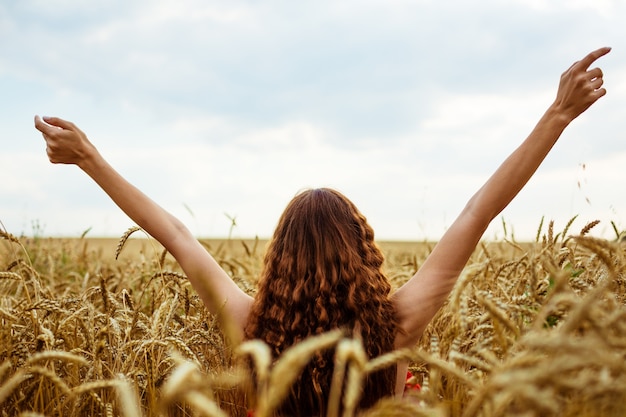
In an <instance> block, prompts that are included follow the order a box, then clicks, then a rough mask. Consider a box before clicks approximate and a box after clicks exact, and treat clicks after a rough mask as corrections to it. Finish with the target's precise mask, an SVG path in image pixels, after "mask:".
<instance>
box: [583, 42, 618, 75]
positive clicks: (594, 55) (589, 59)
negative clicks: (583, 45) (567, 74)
mask: <svg viewBox="0 0 626 417" xmlns="http://www.w3.org/2000/svg"><path fill="white" fill-rule="evenodd" d="M610 51H611V48H610V47H608V46H605V47H603V48H599V49H596V50H595V51H592V52H589V53H588V54H587V56H585V57H584V58H583V59H581V60H580V61H578V62H577V64H578V65H579V66H580V67H581V69H582V70H584V71H587V68H589V66H590V65H591V64H593V62H594V61H595V60H596V59H598V58H600V57H601V56H604V55H606V54H608V53H609V52H610Z"/></svg>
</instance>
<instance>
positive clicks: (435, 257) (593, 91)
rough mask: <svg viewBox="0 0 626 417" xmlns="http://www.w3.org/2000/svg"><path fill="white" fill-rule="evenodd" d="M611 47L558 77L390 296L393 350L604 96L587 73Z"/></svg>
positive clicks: (422, 324)
mask: <svg viewBox="0 0 626 417" xmlns="http://www.w3.org/2000/svg"><path fill="white" fill-rule="evenodd" d="M609 51H610V48H600V49H598V50H596V51H593V52H591V53H589V54H588V55H587V56H586V57H584V58H583V59H582V60H580V61H578V62H576V63H574V64H573V65H572V66H571V67H570V68H569V69H568V70H567V71H565V72H564V73H563V74H562V75H561V80H560V83H559V89H558V92H557V96H556V99H555V101H554V103H552V105H551V106H550V107H549V108H548V110H547V111H546V112H545V114H544V115H543V117H541V119H540V120H539V122H538V123H537V125H536V126H535V128H534V129H533V131H532V132H531V133H530V135H529V136H528V137H527V138H526V140H524V142H523V143H522V144H521V145H520V146H519V147H518V148H517V149H516V150H515V151H514V152H513V153H512V154H511V155H510V156H509V157H508V158H507V159H506V160H505V161H504V162H503V163H502V165H500V167H499V168H498V169H497V170H496V172H495V173H494V174H493V175H492V176H491V177H490V178H489V179H488V180H487V182H486V183H485V184H484V185H483V186H482V187H481V188H480V189H479V190H478V192H476V194H474V196H473V197H472V198H471V199H470V200H469V202H468V203H467V205H466V206H465V208H464V209H463V211H462V212H461V214H460V215H459V217H458V218H457V219H456V220H455V221H454V223H453V224H452V225H451V226H450V228H449V229H448V230H447V231H446V233H445V234H444V235H443V237H442V238H441V240H440V241H439V242H438V243H437V245H436V246H435V248H434V249H433V251H432V253H431V254H430V256H429V257H428V259H427V260H426V261H425V262H424V264H423V265H422V267H421V268H420V269H419V271H418V272H417V273H416V274H415V275H414V276H413V277H412V278H411V279H410V280H409V281H408V282H407V283H406V284H405V285H404V286H402V287H401V288H400V289H398V291H397V292H396V293H395V294H394V295H393V299H394V302H395V304H396V309H397V313H398V316H399V319H400V326H401V328H402V329H403V330H404V331H405V334H404V335H399V336H398V339H397V340H396V346H397V347H398V348H400V347H408V346H412V345H414V344H415V343H416V342H417V340H418V339H419V337H420V336H421V335H422V333H423V331H424V329H425V328H426V326H427V325H428V323H429V322H430V321H431V320H432V318H433V317H434V315H435V314H436V313H437V311H438V310H439V309H440V308H441V306H442V305H443V303H444V302H445V300H446V298H447V297H448V295H449V294H450V291H451V290H452V288H453V286H454V284H455V283H456V280H457V278H458V276H459V274H460V273H461V271H462V270H463V268H464V267H465V265H466V263H467V260H468V259H469V257H470V256H471V254H472V252H473V251H474V249H475V248H476V245H477V244H478V242H479V240H480V238H481V237H482V235H483V233H484V232H485V230H486V229H487V226H488V225H489V223H491V221H492V220H493V219H494V218H495V217H496V216H497V215H498V213H500V212H501V211H502V210H503V209H504V208H505V207H506V206H507V205H508V204H509V203H510V202H511V200H513V198H514V197H515V196H516V195H517V194H518V192H519V191H520V190H521V189H522V187H524V185H525V184H526V183H527V182H528V180H529V179H530V177H531V176H532V175H533V174H534V172H535V171H536V170H537V168H538V167H539V165H540V164H541V162H542V161H543V160H544V158H545V157H546V155H547V154H548V152H549V151H550V149H551V148H552V147H553V145H554V144H555V143H556V141H557V139H558V138H559V136H560V135H561V133H562V132H563V130H564V129H565V128H566V127H567V125H568V124H569V123H570V122H571V121H572V120H574V119H575V118H576V117H578V116H579V115H580V114H581V113H582V112H584V111H585V110H587V108H589V106H591V105H592V104H593V103H595V102H596V100H598V99H599V98H600V97H602V96H603V95H604V94H606V90H605V89H604V88H602V83H603V80H602V71H601V70H600V69H599V68H594V69H591V70H590V69H589V67H590V65H591V64H592V63H593V62H594V61H595V60H596V59H598V58H599V57H601V56H603V55H605V54H607V53H608V52H609Z"/></svg>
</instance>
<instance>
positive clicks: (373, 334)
mask: <svg viewBox="0 0 626 417" xmlns="http://www.w3.org/2000/svg"><path fill="white" fill-rule="evenodd" d="M383 260H384V258H383V255H382V252H381V251H380V249H379V248H378V246H377V245H376V243H375V242H374V231H373V230H372V228H371V227H370V225H369V224H368V223H367V220H366V218H365V217H364V216H363V215H362V214H361V213H360V212H359V210H358V209H357V208H356V206H355V205H354V204H353V203H352V202H351V201H350V200H348V199H347V198H346V197H345V196H344V195H343V194H341V193H340V192H338V191H335V190H332V189H328V188H318V189H310V190H305V191H303V192H301V193H299V194H298V195H296V196H295V197H294V199H293V200H292V201H291V202H290V203H289V204H288V205H287V208H286V209H285V211H284V212H283V214H282V216H281V218H280V220H279V222H278V226H277V228H276V231H275V233H274V236H273V238H272V240H271V241H270V243H269V245H268V248H267V252H266V254H265V258H264V267H263V272H262V274H261V277H260V280H259V285H258V291H257V295H256V298H255V301H254V304H253V306H252V310H251V312H250V316H249V317H250V318H249V320H248V323H247V325H246V329H245V336H246V338H247V339H261V340H263V341H265V342H266V343H267V344H268V345H269V346H270V348H271V349H272V353H273V355H274V357H275V358H276V357H278V356H279V355H280V354H281V353H282V352H283V351H284V350H285V349H287V348H288V347H290V346H292V345H294V344H295V343H297V342H299V341H301V340H303V339H305V338H306V337H308V336H311V335H316V334H320V333H323V332H326V331H329V330H332V329H336V328H341V329H344V330H345V331H346V332H347V333H349V334H353V335H354V336H360V337H361V339H362V340H363V344H364V348H365V351H366V353H367V355H368V356H369V358H373V357H376V356H379V355H381V354H383V353H386V352H389V351H391V350H392V349H393V345H394V338H395V335H396V330H397V328H398V324H397V317H396V314H395V310H394V307H393V304H392V303H391V301H390V298H389V295H390V292H391V285H390V284H389V281H388V280H387V278H386V276H385V275H384V273H383V271H382V265H383ZM333 353H334V352H333V350H330V351H326V352H320V353H319V354H317V356H315V357H314V358H313V359H312V360H311V362H310V363H309V365H308V366H307V367H306V368H305V370H304V372H303V373H302V375H301V376H300V378H299V380H297V381H296V383H295V384H294V386H293V388H292V390H291V393H290V395H289V396H288V398H287V399H286V400H285V401H284V403H283V405H282V408H281V409H280V410H279V412H278V414H279V415H289V416H325V415H326V402H327V399H328V394H329V391H330V383H331V378H332V373H333ZM395 378H396V369H395V367H390V368H388V369H384V370H382V371H379V372H377V373H374V374H371V375H370V376H369V377H368V378H367V380H366V381H365V383H364V388H363V393H362V396H361V402H360V404H359V408H362V409H364V408H368V407H369V406H371V405H373V404H374V403H375V402H376V401H377V400H379V399H380V398H382V397H385V396H388V395H392V394H393V392H394V388H395Z"/></svg>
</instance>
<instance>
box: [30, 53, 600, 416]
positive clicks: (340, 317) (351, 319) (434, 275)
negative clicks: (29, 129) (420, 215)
mask: <svg viewBox="0 0 626 417" xmlns="http://www.w3.org/2000/svg"><path fill="white" fill-rule="evenodd" d="M609 51H610V48H600V49H598V50H595V51H593V52H591V53H589V54H588V55H587V56H585V57H584V58H583V59H582V60H580V61H578V62H576V63H574V64H573V65H572V66H571V67H570V68H569V69H568V70H567V71H565V72H564V73H563V74H562V75H561V79H560V83H559V88H558V92H557V96H556V99H555V101H554V102H553V103H552V104H551V105H550V106H549V108H548V109H547V111H546V112H545V114H544V115H543V117H542V118H541V119H540V120H539V122H538V124H537V125H536V127H535V128H534V129H533V131H532V132H531V133H530V135H529V136H528V137H527V138H526V140H524V142H523V143H522V144H521V145H520V146H519V147H518V148H517V149H516V150H515V151H514V152H513V153H512V154H511V155H510V156H509V157H508V158H507V159H506V160H505V161H504V162H503V163H502V165H501V166H500V167H499V168H498V169H497V170H496V172H495V173H494V174H493V175H492V176H491V177H490V178H489V180H488V181H487V182H486V183H485V184H484V185H483V186H482V187H481V188H480V189H479V190H478V192H476V194H475V195H474V196H473V197H472V198H471V199H470V200H469V202H468V203H467V205H466V206H465V208H464V209H463V211H462V212H461V214H460V215H459V216H458V218H457V219H456V220H455V221H454V223H453V224H452V225H451V226H450V228H449V229H448V230H447V232H446V233H445V234H444V235H443V237H442V238H441V240H440V241H439V242H438V244H437V245H436V246H435V248H434V249H433V251H432V253H431V254H430V256H429V257H428V259H427V260H426V262H425V263H424V264H423V265H422V267H421V268H420V270H419V271H418V272H417V273H416V274H415V275H414V276H413V277H412V278H411V279H410V280H409V281H408V282H407V283H406V284H405V285H403V286H402V287H401V288H399V289H398V290H397V291H396V292H395V293H393V294H390V290H391V289H390V285H389V283H388V282H387V280H386V278H385V277H384V275H383V273H382V272H381V265H382V262H383V257H382V254H381V253H380V251H379V249H378V248H377V247H376V245H375V243H374V233H373V231H372V229H371V228H370V226H369V225H368V224H367V222H366V220H365V218H364V217H363V215H361V214H360V213H359V211H358V210H357V209H356V207H355V206H354V205H353V204H352V203H351V202H350V201H349V200H348V199H346V198H345V197H344V196H343V195H341V194H340V193H338V192H336V191H333V190H329V189H317V190H308V191H305V192H303V193H301V194H299V195H297V196H296V197H295V198H294V199H293V200H292V201H291V202H290V203H289V205H288V206H287V208H286V210H285V212H284V213H283V215H282V216H281V218H280V221H279V224H278V226H277V229H276V232H275V234H274V236H273V238H272V241H271V243H270V245H269V247H268V251H267V254H266V257H265V261H264V262H265V263H264V271H263V273H262V277H261V280H260V282H259V288H258V293H257V296H256V298H255V299H253V298H252V297H250V296H248V295H247V294H245V293H244V292H243V291H242V290H241V289H239V288H238V287H237V285H235V283H234V282H233V281H232V280H231V279H230V277H229V276H228V275H227V274H226V272H224V270H223V269H222V268H221V267H220V266H219V265H218V263H217V262H216V261H215V260H214V259H213V258H212V257H211V255H210V254H208V253H207V252H206V250H205V249H204V247H202V246H201V245H200V244H199V242H198V241H197V240H196V239H195V238H194V237H193V236H192V235H191V233H190V232H189V230H188V229H187V228H186V227H185V226H184V225H183V224H182V223H181V222H180V221H179V220H177V219H176V218H174V217H173V216H171V215H170V214H168V213H167V212H166V211H164V210H163V209H162V208H161V207H159V206H158V205H157V204H156V203H154V202H153V201H152V200H150V199H149V198H148V197H147V196H145V195H144V194H143V193H142V192H141V191H139V190H138V189H137V188H135V187H134V186H133V185H131V184H130V183H128V182H127V181H126V180H125V179H124V178H122V177H121V176H120V175H119V174H118V173H117V172H116V171H115V170H114V169H113V168H112V167H111V166H110V165H109V164H108V163H107V162H106V161H105V160H104V159H103V158H102V157H101V156H100V154H99V153H98V151H97V150H96V148H95V147H94V146H93V145H92V144H91V143H90V142H89V140H88V139H87V136H86V135H85V134H84V133H83V132H82V131H80V130H79V129H78V128H77V127H76V126H75V125H74V124H72V123H70V122H68V121H64V120H61V119H58V118H54V117H47V118H44V119H43V120H42V119H41V118H40V117H38V116H36V117H35V127H36V128H37V129H38V130H39V131H41V133H42V134H43V137H44V139H45V140H46V143H47V153H48V157H49V159H50V161H51V162H52V163H64V164H76V165H78V166H79V167H80V168H81V169H82V170H83V171H84V172H86V173H87V174H88V175H89V176H91V177H92V178H93V179H94V181H95V182H96V183H98V185H100V187H102V189H103V190H104V191H105V192H106V193H107V194H108V195H109V196H110V197H111V198H112V199H113V201H114V202H115V203H116V204H117V205H118V206H119V207H120V208H121V209H122V210H123V211H124V212H125V213H126V214H127V215H128V216H129V217H130V218H131V219H133V220H134V221H135V222H136V223H137V224H138V225H139V226H141V227H142V228H143V229H144V230H145V231H146V232H147V233H149V234H150V235H152V236H153V237H154V238H155V239H157V240H158V241H159V242H160V243H161V244H162V245H163V246H164V247H165V248H166V249H167V250H168V251H169V252H170V253H171V254H172V255H173V256H174V257H175V258H176V260H177V261H178V263H179V264H180V266H181V267H182V268H183V270H184V271H185V274H186V275H187V277H188V278H189V280H190V282H191V284H192V285H193V287H194V288H195V290H196V291H197V292H198V294H199V295H200V297H201V298H202V300H203V302H204V303H205V305H206V306H207V308H208V309H209V310H210V311H212V312H217V311H218V310H219V309H221V308H222V307H223V308H224V312H225V314H228V315H229V316H230V317H232V319H233V320H234V322H235V328H236V331H237V332H239V334H240V336H244V335H245V337H246V338H261V339H263V340H264V341H265V342H267V343H268V344H269V346H270V347H271V349H272V351H273V353H274V354H275V355H279V354H280V353H281V352H282V351H284V349H285V348H287V347H289V346H290V345H292V344H293V343H296V342H298V341H299V340H302V339H304V338H305V337H307V336H308V335H312V334H318V333H321V332H325V331H328V330H330V329H332V328H334V327H342V328H344V329H346V330H347V331H349V332H352V333H353V334H355V335H357V334H358V335H359V336H360V337H361V338H362V339H363V341H364V345H365V349H366V351H367V353H368V355H370V357H373V356H377V355H380V354H382V353H385V352H387V351H390V350H393V349H398V348H405V347H412V346H414V345H415V344H416V342H417V341H418V340H419V338H420V336H421V335H422V332H423V331H424V329H425V328H426V326H427V325H428V323H429V322H430V321H431V319H432V318H433V317H434V315H435V314H436V313H437V311H438V310H439V309H440V307H441V306H442V305H443V303H444V301H445V299H446V298H447V296H448V295H449V293H450V291H451V290H452V287H453V286H454V284H455V282H456V280H457V278H458V276H459V274H460V273H461V270H462V269H463V267H464V266H465V264H466V262H467V260H468V259H469V257H470V255H471V253H472V252H473V250H474V249H475V247H476V245H477V243H478V241H479V239H480V238H481V236H482V234H483V233H484V231H485V230H486V228H487V226H488V225H489V223H490V222H491V221H492V220H493V219H494V218H495V216H497V215H498V213H500V211H502V210H503V209H504V208H505V207H506V206H507V205H508V204H509V203H510V202H511V200H512V199H513V198H514V197H515V196H516V195H517V193H518V192H519V191H520V190H521V189H522V187H523V186H524V185H525V184H526V182H527V181H528V180H529V179H530V177H531V176H532V175H533V173H534V172H535V170H536V169H537V168H538V166H539V164H540V163H541V162H542V161H543V159H544V158H545V156H546V155H547V154H548V152H549V151H550V149H551V148H552V146H553V145H554V144H555V143H556V141H557V139H558V138H559V136H560V135H561V133H562V132H563V130H564V129H565V127H567V125H568V124H569V123H570V122H571V121H572V120H574V119H575V118H576V117H578V116H579V115H580V114H581V113H583V112H584V111H585V110H586V109H587V108H589V106H591V105H592V104H593V103H594V102H596V100H598V99H599V98H600V97H602V96H603V95H604V94H606V90H605V89H604V88H602V84H603V79H602V71H601V70H600V69H599V68H593V69H589V67H590V66H591V64H592V63H593V62H594V61H596V60H597V59H598V58H600V57H601V56H603V55H605V54H607V53H608V52H609ZM331 364H332V357H330V356H329V355H328V354H326V355H324V354H320V355H318V356H317V357H316V358H314V360H313V362H312V363H311V365H310V366H309V367H308V368H307V369H306V370H305V371H304V373H303V375H302V376H301V379H300V380H299V381H298V382H297V383H296V385H295V386H294V388H293V391H292V394H291V396H290V397H289V398H288V399H287V400H286V401H285V404H284V406H283V408H282V413H284V414H293V415H320V416H321V415H325V414H326V412H325V401H326V399H327V396H328V390H329V385H330V375H331V373H332V365H331ZM406 369H407V364H406V363H400V364H398V366H397V368H396V369H390V370H387V371H381V372H379V373H378V374H376V375H373V376H372V377H371V378H370V380H369V381H367V382H366V385H365V392H364V395H363V396H362V398H363V400H362V401H361V404H360V405H361V407H362V408H365V407H368V406H370V405H371V404H373V403H374V402H375V401H377V400H378V399H380V398H381V397H383V396H387V395H392V394H394V393H395V394H396V395H401V394H402V391H403V389H402V388H403V386H404V383H405V381H404V376H405V375H406Z"/></svg>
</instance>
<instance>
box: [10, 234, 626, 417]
mask: <svg viewBox="0 0 626 417" xmlns="http://www.w3.org/2000/svg"><path fill="white" fill-rule="evenodd" d="M592 227H593V225H588V226H586V227H585V228H584V229H583V230H581V231H580V232H574V231H568V230H563V231H560V232H558V231H554V230H552V226H551V225H550V226H549V227H548V228H547V230H545V231H543V232H542V233H541V235H540V239H538V242H536V243H527V244H519V243H515V242H507V241H499V242H487V243H483V244H481V245H479V247H478V248H477V249H476V251H475V253H474V255H473V257H472V258H471V260H470V262H469V263H468V266H467V267H466V269H465V271H464V273H463V274H462V276H461V277H460V279H459V282H458V284H457V287H456V288H455V290H454V291H453V293H452V294H451V296H450V299H449V302H448V303H447V305H446V306H445V307H444V308H443V309H442V311H441V312H440V314H439V315H438V316H437V317H436V318H435V319H434V320H433V322H432V323H431V325H430V326H429V327H428V329H427V331H426V333H425V335H424V337H423V339H422V341H421V342H420V344H419V345H418V346H416V348H415V349H413V350H407V351H400V352H393V353H391V354H390V355H388V356H387V357H383V358H378V359H373V360H367V359H363V358H362V355H360V354H359V352H360V350H359V349H360V346H359V344H358V343H357V342H355V341H353V340H346V339H342V338H341V335H340V334H335V333H329V334H327V335H323V336H322V337H320V338H317V339H312V340H309V341H305V342H304V343H302V344H301V345H299V346H296V347H295V348H294V349H295V351H292V352H286V353H285V354H284V356H283V357H282V358H281V359H280V360H279V361H278V362H277V363H276V364H275V365H274V366H270V365H269V364H267V363H266V360H267V358H266V356H264V355H265V353H264V352H265V351H264V349H263V348H262V346H260V345H259V344H255V343H247V344H244V345H241V346H239V347H238V348H236V349H235V351H234V352H233V351H231V350H230V349H228V348H227V345H226V343H225V337H227V336H228V323H227V322H225V321H224V319H221V321H220V319H218V318H216V317H213V316H210V315H208V314H207V313H206V311H205V310H204V308H203V306H202V304H201V302H200V301H199V299H198V298H197V296H195V293H194V292H193V290H192V289H191V287H190V286H189V284H188V282H187V280H186V279H185V277H184V275H182V273H181V271H180V269H179V268H178V266H177V265H176V264H175V262H174V261H173V259H172V258H171V257H170V256H169V255H166V254H165V253H164V252H163V251H162V249H161V248H160V246H159V245H158V244H155V243H154V241H151V240H148V239H143V238H137V237H139V236H141V235H140V232H137V233H135V234H133V236H132V237H131V238H129V239H128V240H125V239H124V240H117V239H92V238H89V239H46V238H18V237H16V236H13V235H11V234H10V233H7V232H1V231H0V237H1V238H2V239H1V240H0V297H1V298H0V324H1V327H0V412H1V414H2V416H4V415H7V416H12V415H23V416H42V415H44V416H61V415H62V416H70V417H71V416H84V415H90V416H99V415H102V416H109V415H111V416H113V415H122V416H127V417H131V416H132V417H135V416H157V415H171V416H196V415H198V416H199V415H206V416H226V415H241V416H244V415H246V411H247V409H248V408H250V407H254V408H255V409H256V410H257V417H264V416H266V415H270V414H271V410H272V409H273V407H275V406H276V402H278V401H279V400H280V398H281V397H282V395H284V393H285V390H287V389H288V388H289V385H290V381H291V380H292V378H293V377H294V375H297V371H298V369H300V367H301V366H303V365H304V363H306V359H308V358H309V357H310V356H311V355H312V354H313V352H314V351H315V350H317V349H321V348H327V347H330V346H341V349H339V350H340V351H341V352H343V356H342V357H340V358H339V363H341V364H343V365H342V366H344V367H345V369H344V370H345V371H346V372H345V375H344V378H342V379H343V386H344V388H343V389H344V393H345V396H344V399H343V408H344V410H345V414H344V415H346V416H352V415H354V413H353V412H352V407H353V405H354V401H355V398H358V390H359V387H360V381H361V378H362V377H363V375H365V374H367V373H368V372H372V371H373V370H375V369H378V367H380V366H388V365H389V364H393V363H394V362H395V361H397V360H399V359H403V358H404V359H408V360H409V361H410V362H411V364H412V365H411V369H412V371H413V373H414V374H415V375H416V376H415V381H413V382H416V383H419V384H420V385H421V390H412V391H411V392H410V393H409V394H408V395H407V397H406V398H405V399H403V400H398V399H388V400H384V401H382V402H381V403H380V404H379V405H378V406H376V407H375V408H374V409H372V410H370V411H368V412H367V413H365V414H364V415H367V416H370V417H371V416H415V415H428V416H465V417H470V416H485V417H487V416H505V415H506V416H519V417H522V416H548V415H554V416H557V415H558V416H618V415H619V416H621V415H625V414H626V405H625V404H626V308H625V306H624V303H625V300H626V281H625V280H624V277H625V272H626V263H625V262H624V247H623V246H622V244H620V243H618V242H613V241H607V240H602V239H594V238H591V237H588V236H587V235H588V234H589V231H590V229H592ZM571 234H574V235H575V236H570V235H571ZM202 242H203V244H204V245H205V246H206V247H207V249H209V250H210V251H211V253H212V254H213V255H214V257H215V258H216V259H217V260H218V262H220V264H221V265H222V266H223V267H224V269H225V270H226V271H227V272H228V273H229V274H230V275H231V276H232V278H233V279H234V280H235V282H237V283H238V285H240V286H241V287H242V288H243V289H244V290H245V291H248V292H249V293H251V294H253V293H254V287H255V282H256V277H257V276H258V273H259V271H260V267H261V255H262V253H263V249H264V247H265V243H266V242H264V241H255V240H247V241H240V240H232V241H228V240H202ZM379 244H380V246H381V248H382V249H383V251H384V252H385V254H386V257H387V263H386V271H387V274H388V276H389V278H390V280H391V281H392V284H393V285H394V286H399V285H401V284H402V283H403V282H405V281H406V280H407V279H408V278H409V277H410V276H412V275H413V273H414V272H415V271H416V270H417V269H418V268H419V267H420V265H421V264H422V263H423V261H424V260H425V258H426V257H427V255H428V253H429V252H430V250H431V249H432V246H433V244H432V243H427V242H423V243H420V242H380V243H379ZM116 257H117V259H116ZM220 323H221V324H222V325H224V326H225V327H223V326H220ZM221 329H225V331H222V330H221ZM245 357H251V358H253V362H254V363H255V365H256V375H257V378H259V384H258V386H257V387H256V389H252V385H251V384H250V380H251V378H252V377H251V375H250V374H249V372H248V371H247V370H246V369H245V368H244V367H242V366H240V365H241V359H242V358H245ZM339 368H340V367H338V369H339ZM342 369H343V368H342ZM339 390H341V387H339ZM336 410H338V408H337V409H336ZM331 411H332V410H331ZM332 415H333V416H336V415H338V413H335V414H332Z"/></svg>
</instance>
